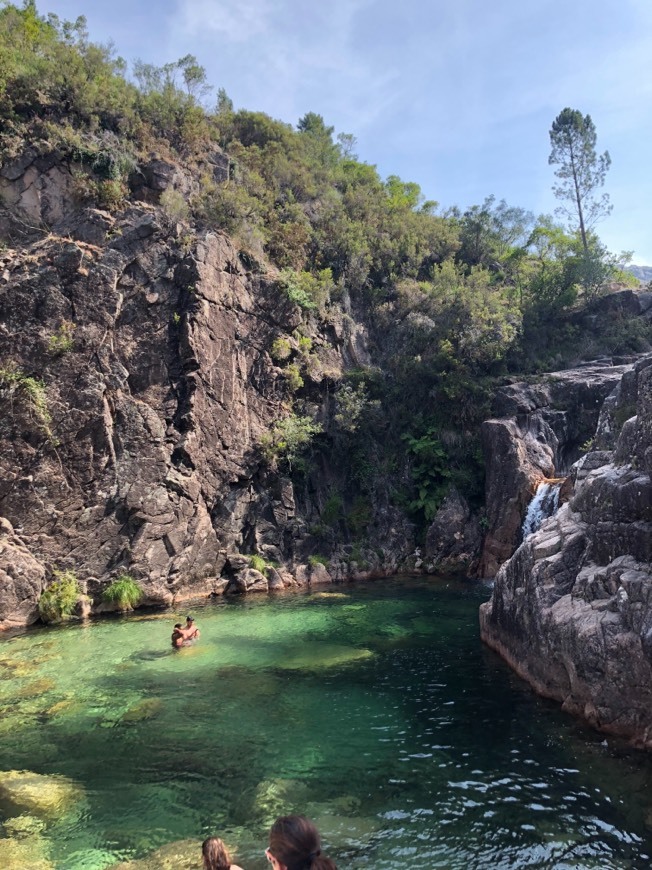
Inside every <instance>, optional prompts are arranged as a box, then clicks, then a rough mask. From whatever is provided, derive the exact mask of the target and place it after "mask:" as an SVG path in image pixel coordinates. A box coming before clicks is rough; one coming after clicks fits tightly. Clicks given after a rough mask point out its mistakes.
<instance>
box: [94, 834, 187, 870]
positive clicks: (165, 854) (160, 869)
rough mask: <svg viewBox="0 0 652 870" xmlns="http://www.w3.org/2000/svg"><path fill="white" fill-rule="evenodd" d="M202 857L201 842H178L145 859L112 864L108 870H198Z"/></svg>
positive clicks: (169, 844) (157, 850)
mask: <svg viewBox="0 0 652 870" xmlns="http://www.w3.org/2000/svg"><path fill="white" fill-rule="evenodd" d="M200 856H201V842H200V841H199V840H176V841H175V842H174V843H167V844H166V845H165V846H161V848H160V849H156V851H154V852H152V853H151V854H149V855H146V856H145V857H144V858H135V859H134V860H133V861H121V862H120V863H119V864H112V865H111V866H110V867H109V868H108V870H198V868H199V867H200V866H201V857H200Z"/></svg>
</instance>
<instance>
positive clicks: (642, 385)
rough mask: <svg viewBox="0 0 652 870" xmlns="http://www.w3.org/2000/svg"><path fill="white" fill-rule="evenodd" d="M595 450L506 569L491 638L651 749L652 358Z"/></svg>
mask: <svg viewBox="0 0 652 870" xmlns="http://www.w3.org/2000/svg"><path fill="white" fill-rule="evenodd" d="M594 446H595V448H596V449H595V450H593V451H592V452H589V453H587V454H586V455H585V456H584V457H583V458H582V459H581V460H580V461H579V462H578V463H576V464H575V465H574V467H573V469H572V473H571V477H572V480H573V481H574V493H573V495H572V497H571V498H570V500H569V501H568V502H567V503H566V504H565V505H563V507H562V508H561V509H560V510H559V511H558V512H557V513H556V514H555V515H554V516H553V517H552V518H550V519H549V520H547V521H546V522H545V523H544V524H543V526H542V527H541V529H540V530H539V531H538V532H536V533H534V534H532V535H530V536H529V537H528V538H527V539H526V540H525V541H524V542H523V544H522V545H521V546H520V547H519V548H518V550H517V551H516V553H515V554H514V556H513V557H512V558H511V559H510V560H509V561H508V562H507V563H506V564H505V565H503V567H502V568H501V569H500V570H499V572H498V574H497V576H496V580H495V587H494V592H493V595H492V598H491V601H490V602H488V603H487V604H485V605H483V606H482V607H481V612H480V622H481V633H482V638H483V640H484V641H485V642H486V643H487V644H488V645H489V646H491V647H492V648H493V649H495V650H496V651H497V652H499V653H500V654H501V655H502V656H503V657H504V658H505V659H506V660H507V661H508V662H509V663H510V664H511V665H512V666H513V667H514V669H515V670H516V671H517V672H518V673H519V674H520V675H521V676H522V677H524V678H525V679H526V680H527V681H528V682H529V683H530V684H531V685H532V686H533V687H534V688H535V689H536V691H537V692H539V693H540V694H542V695H544V696H546V697H550V698H553V699H555V700H557V701H559V702H561V703H562V705H563V708H564V709H565V710H567V711H569V712H571V713H574V714H577V715H579V716H582V717H583V718H585V719H586V720H588V721H589V722H590V723H591V724H593V725H595V726H596V727H598V728H600V729H602V730H604V731H608V732H611V733H614V734H619V735H622V736H624V737H626V738H628V739H630V740H631V741H633V742H634V743H635V744H636V745H639V746H643V747H647V748H652V483H651V480H650V474H651V473H652V358H650V357H647V358H645V359H642V360H639V361H638V362H637V363H636V364H635V365H634V366H633V367H632V368H631V369H629V370H627V371H626V373H625V374H624V375H623V377H622V379H621V380H620V382H619V384H618V385H617V386H616V388H615V389H614V390H613V391H612V393H611V394H610V396H609V397H608V400H607V401H606V402H605V403H604V407H603V410H602V413H601V415H600V419H599V424H598V429H597V432H596V436H595V441H594Z"/></svg>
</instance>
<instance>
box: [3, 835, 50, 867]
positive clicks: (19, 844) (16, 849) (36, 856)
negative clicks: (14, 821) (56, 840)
mask: <svg viewBox="0 0 652 870" xmlns="http://www.w3.org/2000/svg"><path fill="white" fill-rule="evenodd" d="M45 846H46V844H45V841H44V840H43V839H41V838H40V837H32V838H31V839H30V840H9V839H7V840H0V867H2V870H55V866H54V864H53V863H52V862H51V861H49V860H48V859H47V858H46V857H45V854H44V853H45Z"/></svg>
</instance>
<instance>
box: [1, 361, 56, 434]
mask: <svg viewBox="0 0 652 870" xmlns="http://www.w3.org/2000/svg"><path fill="white" fill-rule="evenodd" d="M2 393H5V394H6V395H7V396H8V398H9V399H10V400H13V399H14V398H15V397H17V398H20V399H22V400H23V402H24V403H25V406H26V408H27V410H28V412H29V413H30V414H32V415H33V416H34V417H36V420H37V421H38V423H39V425H40V427H41V429H42V430H43V431H44V432H45V434H46V435H47V436H48V437H50V436H51V434H52V433H51V431H50V424H51V422H52V418H51V416H50V412H49V410H48V404H47V398H46V391H45V384H44V383H43V382H42V381H39V380H38V379H37V378H33V377H31V375H26V374H25V373H24V372H22V371H21V370H20V369H19V368H16V367H15V366H12V365H9V366H3V367H2V368H0V395H2Z"/></svg>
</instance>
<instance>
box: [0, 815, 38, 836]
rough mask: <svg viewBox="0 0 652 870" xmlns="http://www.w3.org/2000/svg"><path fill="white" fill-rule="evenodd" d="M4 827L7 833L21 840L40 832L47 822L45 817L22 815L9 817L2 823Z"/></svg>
mask: <svg viewBox="0 0 652 870" xmlns="http://www.w3.org/2000/svg"><path fill="white" fill-rule="evenodd" d="M2 827H3V829H4V832H5V834H8V835H9V836H10V837H13V838H14V839H16V840H20V839H22V838H26V837H33V836H34V834H40V833H41V831H43V830H44V829H45V822H44V821H43V819H37V818H36V816H29V815H22V816H16V817H15V818H13V819H7V820H6V821H5V822H3V823H2Z"/></svg>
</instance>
